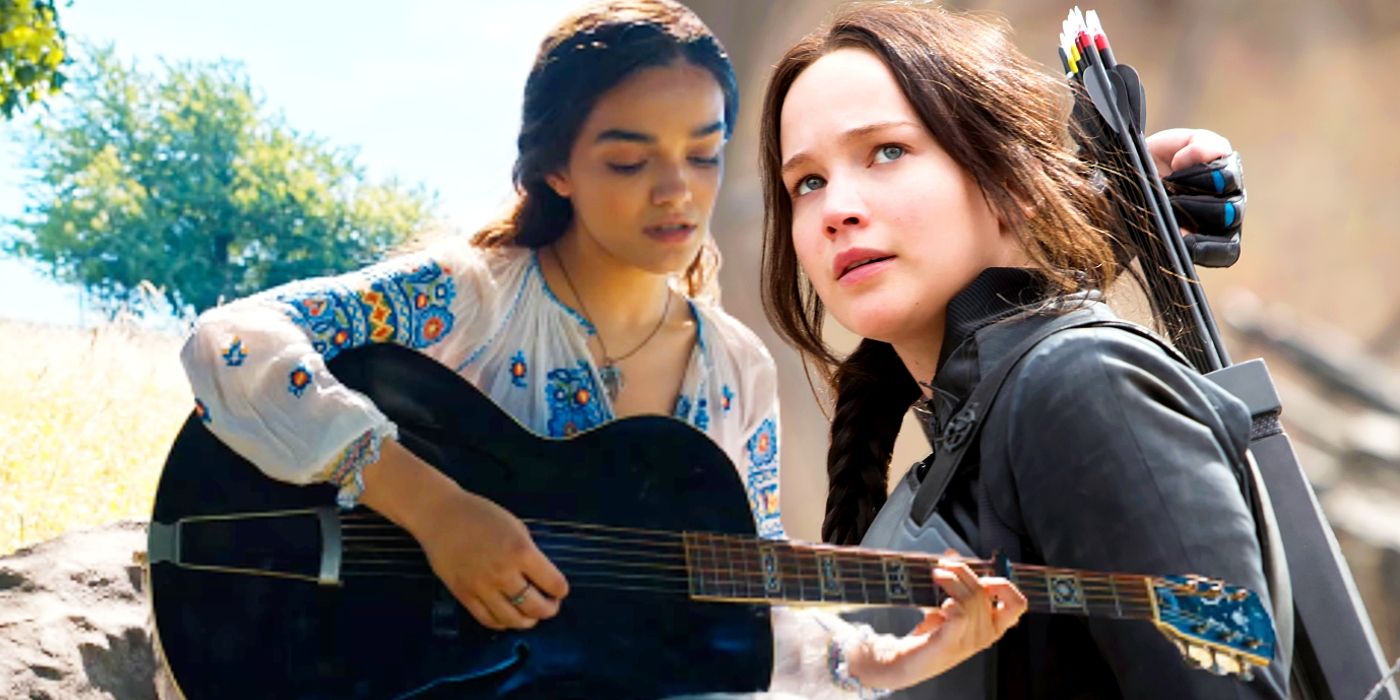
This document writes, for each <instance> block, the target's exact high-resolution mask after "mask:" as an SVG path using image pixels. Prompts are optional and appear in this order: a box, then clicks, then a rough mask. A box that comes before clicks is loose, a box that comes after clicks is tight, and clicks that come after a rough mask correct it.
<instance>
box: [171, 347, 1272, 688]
mask: <svg viewBox="0 0 1400 700" xmlns="http://www.w3.org/2000/svg"><path fill="white" fill-rule="evenodd" d="M330 368H331V371H332V372H333V373H334V374H335V376H336V377H337V378H338V379H339V380H340V381H341V382H343V383H344V384H346V385H347V386H349V387H351V388H353V389H356V390H358V391H360V392H363V393H364V394H366V395H367V396H369V397H370V399H371V400H373V401H374V402H375V404H376V405H377V406H379V408H380V409H381V410H382V411H384V413H385V414H386V415H388V416H389V417H390V419H392V420H393V421H394V422H395V423H397V425H398V427H399V434H400V440H401V442H402V443H403V444H404V445H405V446H406V447H408V448H409V449H410V450H412V451H413V452H414V453H416V454H417V455H419V456H420V457H422V458H423V459H425V460H427V461H428V462H429V463H431V464H433V465H435V466H437V467H438V468H439V469H441V470H442V471H443V472H444V473H446V474H447V475H448V476H450V477H451V478H453V479H455V480H457V481H458V483H460V484H462V486H463V487H464V488H466V489H468V490H470V491H473V492H475V493H478V494H481V495H482V496H485V497H487V498H490V499H492V500H494V501H496V502H497V503H499V504H501V505H502V506H504V507H505V508H507V509H508V510H510V511H511V512H513V513H515V514H516V515H518V516H520V517H521V518H522V519H523V520H524V521H525V522H526V524H527V525H528V526H529V528H530V531H531V535H532V536H533V537H534V539H535V541H536V543H537V544H538V545H539V546H540V548H541V549H542V550H543V551H544V553H545V554H546V555H547V556H548V557H549V558H550V559H551V561H553V562H554V563H555V565H556V566H558V567H559V568H560V570H562V571H563V572H564V574H565V576H566V577H568V580H569V583H570V587H571V592H570V594H569V597H568V598H567V599H566V600H565V601H564V604H563V606H562V607H561V611H560V614H559V615H558V616H557V617H555V618H553V619H551V620H547V621H545V622H542V623H541V624H540V625H538V626H537V627H536V628H535V629H533V630H530V631H526V632H494V631H491V630H488V629H485V628H483V627H481V626H479V625H478V624H477V623H476V622H475V621H474V620H473V619H472V618H471V616H470V615H469V614H468V613H467V612H466V610H465V609H464V608H462V607H461V606H460V605H458V604H457V602H456V601H455V600H454V599H453V598H452V597H451V595H450V594H449V593H448V592H447V590H446V589H445V588H444V587H443V586H442V585H441V584H440V583H439V582H438V580H437V579H436V578H435V577H434V575H433V574H432V571H431V570H430V568H429V566H428V563H427V559H426V558H425V557H424V555H423V553H422V551H421V550H420V549H419V548H418V546H417V544H416V542H415V540H413V538H412V537H410V536H409V535H408V534H407V533H406V532H405V531H403V530H401V529H399V528H398V527H396V526H394V525H393V524H392V523H390V522H388V521H387V520H385V519H383V518H381V517H379V516H377V515H375V514H374V513H373V512H371V511H368V510H366V509H363V508H357V509H355V510H352V511H349V512H340V511H339V510H338V509H337V508H336V506H335V500H334V496H335V492H334V488H333V487H330V486H327V485H312V486H293V485H288V484H284V483H281V482H277V481H273V480H270V479H268V478H267V477H265V476H264V475H263V474H262V472H260V471H258V469H257V468H256V467H254V466H253V465H251V464H249V463H248V462H246V461H245V460H243V459H242V458H241V457H239V456H238V455H237V454H235V453H234V452H233V451H232V450H230V449H228V448H227V447H225V446H224V445H223V443H221V442H219V440H218V439H217V438H215V437H214V436H213V434H212V433H210V432H209V431H208V430H207V429H206V428H205V427H204V426H203V425H202V424H201V423H200V421H199V419H198V417H196V416H193V415H192V416H191V418H190V420H189V421H188V422H187V423H186V425H185V427H184V429H183V430H182V431H181V433H180V435H179V437H178V438H177V439H176V441H175V444H174V446H173V447H172V449H171V452H170V456H169V458H168V461H167V463H166V466H165V471H164V473H163V474H162V476H161V480H160V487H159V491H158V493H157V495H156V502H155V509H154V513H153V514H152V517H151V524H150V534H149V542H148V551H147V576H148V578H149V587H148V590H149V591H150V596H151V605H152V608H153V613H154V620H155V628H156V636H157V641H158V645H159V648H160V650H161V653H162V654H163V657H164V660H165V662H166V664H167V665H168V667H169V670H170V672H171V673H172V675H173V678H174V681H175V683H176V684H177V686H178V687H179V689H180V691H181V692H182V693H183V694H184V695H185V697H187V698H189V699H190V700H204V699H205V698H374V699H379V698H648V699H650V698H659V697H666V696H669V695H678V694H685V693H699V692H711V691H716V692H718V691H726V692H742V691H756V690H762V689H764V688H766V687H767V685H768V681H769V678H770V674H771V668H772V658H773V641H772V632H771V629H770V624H769V616H768V605H769V604H770V603H787V604H793V605H803V604H805V605H814V604H841V605H918V606H932V605H937V604H939V603H941V602H942V600H943V595H942V591H941V590H940V589H939V588H938V587H937V586H936V585H934V584H933V582H932V576H931V567H932V566H933V563H934V558H932V557H930V556H928V555H920V554H909V553H898V552H875V551H869V550H860V549H855V548H837V547H829V546H823V545H808V544H802V543H797V542H787V541H772V540H762V539H759V538H757V537H756V536H755V531H754V525H753V518H752V515H751V514H750V510H749V507H748V499H747V497H746V495H745V490H744V487H743V485H742V483H741V482H740V480H739V476H738V473H737V472H736V470H735V468H734V466H733V464H732V463H731V462H730V461H729V459H728V457H727V456H726V455H725V454H724V452H723V451H722V450H720V449H719V447H718V446H716V445H715V444H714V443H713V442H711V441H710V439H709V438H707V437H706V436H705V435H704V434H703V433H701V432H699V431H697V430H695V429H694V428H692V427H690V426H689V425H687V424H685V423H683V422H681V421H678V420H673V419H670V418H665V417H660V416H654V417H637V418H628V419H624V420H618V421H614V422H612V423H609V424H607V425H605V426H603V427H601V428H598V429H596V430H592V431H590V432H587V433H584V434H582V435H579V436H576V437H574V438H571V439H568V440H548V439H543V438H539V437H536V436H535V435H533V434H532V433H530V432H529V431H528V430H526V429H525V428H524V427H523V426H521V425H520V424H519V423H517V422H516V421H515V420H514V419H513V418H511V417H510V416H509V415H507V414H506V413H505V412H503V411H502V410H501V409H500V408H499V407H497V406H496V405H495V404H494V403H492V402H491V401H490V400H489V399H488V398H486V397H485V396H483V395H482V394H481V393H480V392H478V391H477V390H476V389H475V388H473V387H472V386H471V385H470V384H469V383H467V382H466V381H465V380H463V379H462V378H461V377H459V376H457V375H456V374H454V373H453V372H452V371H450V370H448V369H447V368H445V367H443V366H441V365H439V364H438V363H436V362H434V361H433V360H431V359H429V358H427V357H424V356H422V355H420V354H418V353H416V352H413V351H411V350H406V349H403V348H399V347H397V346H393V345H376V346H371V347H366V348H360V349H357V350H354V351H350V352H346V353H343V354H341V355H340V356H338V357H337V358H336V359H335V360H333V361H332V362H331V365H330ZM973 568H974V569H975V570H978V571H980V572H982V573H989V572H991V571H994V570H995V571H998V572H1000V573H1001V574H1003V575H1006V576H1009V577H1010V578H1011V579H1012V580H1013V581H1015V582H1016V583H1017V585H1018V586H1020V587H1021V589H1022V590H1023V591H1024V592H1025V593H1026V595H1027V597H1028V598H1029V599H1030V601H1031V609H1032V611H1038V612H1046V613H1069V614H1078V615H1102V616H1110V617H1120V618H1136V619H1143V620H1149V621H1151V622H1152V623H1154V624H1156V625H1157V626H1158V627H1159V628H1161V629H1162V630H1163V631H1164V632H1165V633H1167V634H1168V635H1169V636H1170V637H1172V638H1173V639H1175V640H1177V642H1178V644H1179V645H1180V646H1181V648H1182V651H1183V654H1185V656H1186V658H1187V659H1188V660H1189V661H1192V662H1194V663H1198V664H1200V665H1202V666H1204V667H1206V668H1208V669H1210V670H1213V671H1215V672H1218V673H1227V672H1228V673H1240V674H1244V675H1248V673H1249V670H1250V668H1251V667H1252V666H1258V665H1264V664H1267V663H1268V661H1269V659H1270V658H1271V657H1272V655H1273V644H1274V637H1273V626H1272V623H1271V621H1270V619H1269V616H1268V613H1267V612H1266V611H1265V610H1264V609H1263V608H1262V606H1261V605H1260V604H1259V601H1258V599H1257V597H1256V596H1255V595H1254V594H1253V593H1251V592H1249V591H1247V590H1244V589H1240V588H1235V587H1231V586H1226V585H1224V584H1222V583H1220V582H1218V581H1211V580H1208V579H1202V578H1199V577H1191V576H1180V577H1149V576H1136V575H1123V574H1094V573H1089V572H1082V571H1074V570H1068V569H1055V568H1047V567H1034V566H1025V565H1019V564H1017V565H1012V564H1010V563H1009V562H1005V561H1001V562H976V563H974V567H973Z"/></svg>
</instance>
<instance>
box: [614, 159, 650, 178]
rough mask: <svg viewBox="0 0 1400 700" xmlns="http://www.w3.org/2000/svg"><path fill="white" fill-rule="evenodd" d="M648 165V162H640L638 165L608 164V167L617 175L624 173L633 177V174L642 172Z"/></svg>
mask: <svg viewBox="0 0 1400 700" xmlns="http://www.w3.org/2000/svg"><path fill="white" fill-rule="evenodd" d="M646 164H647V162H646V161H644V160H640V161H637V162H636V163H608V167H609V168H611V169H612V171H613V172H615V173H622V174H623V175H631V174H633V173H635V172H638V171H640V170H641V169H642V167H643V166H645V165H646Z"/></svg>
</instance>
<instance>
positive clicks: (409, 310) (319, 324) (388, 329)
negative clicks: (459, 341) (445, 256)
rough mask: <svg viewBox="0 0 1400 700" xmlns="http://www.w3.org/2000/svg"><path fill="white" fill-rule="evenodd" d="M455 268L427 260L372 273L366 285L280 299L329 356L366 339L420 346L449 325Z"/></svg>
mask: <svg viewBox="0 0 1400 700" xmlns="http://www.w3.org/2000/svg"><path fill="white" fill-rule="evenodd" d="M451 275H452V271H451V270H450V269H448V268H445V267H442V266H440V265H438V264H437V263H436V262H427V263H424V264H422V265H419V266H417V267H414V268H411V269H406V270H393V271H386V272H372V273H369V284H368V285H367V286H366V287H364V288H363V289H350V288H348V287H340V288H338V289H337V288H335V287H336V285H335V283H327V284H324V285H323V286H321V287H319V288H311V289H305V288H298V289H296V290H294V291H292V292H289V293H286V294H281V295H279V296H277V297H276V298H277V299H278V300H279V301H282V302H285V303H287V304H289V305H291V307H292V310H291V311H290V312H288V316H290V317H291V319H292V320H293V321H295V322H296V324H297V325H299V326H301V327H302V328H304V329H306V331H307V332H308V333H309V334H310V335H311V346H312V347H313V348H315V349H316V352H319V353H321V355H322V356H324V357H325V358H326V359H327V360H329V359H331V358H333V357H335V356H336V355H338V354H340V352H341V351H342V350H347V349H349V348H354V347H359V346H361V345H365V344H367V343H386V342H394V343H398V344H400V345H404V346H407V347H411V348H416V349H422V348H425V347H428V346H430V345H433V344H435V343H437V342H438V341H440V340H442V339H443V337H445V336H446V335H447V334H448V333H449V332H450V331H451V330H452V322H453V316H452V312H451V311H450V310H449V306H450V304H451V303H452V300H453V298H455V297H456V295H457V289H456V286H455V285H454V283H453V281H452V276H451Z"/></svg>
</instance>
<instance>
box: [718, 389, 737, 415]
mask: <svg viewBox="0 0 1400 700" xmlns="http://www.w3.org/2000/svg"><path fill="white" fill-rule="evenodd" d="M719 394H720V399H719V407H720V409H722V410H723V411H724V412H725V413H729V410H730V409H732V408H734V390H733V389H730V388H729V385H728V384H725V385H724V386H722V387H720V388H719Z"/></svg>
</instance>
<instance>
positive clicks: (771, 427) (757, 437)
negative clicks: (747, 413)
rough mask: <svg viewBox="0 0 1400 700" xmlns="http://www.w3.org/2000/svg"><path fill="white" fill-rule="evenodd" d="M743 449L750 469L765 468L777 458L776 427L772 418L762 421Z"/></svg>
mask: <svg viewBox="0 0 1400 700" xmlns="http://www.w3.org/2000/svg"><path fill="white" fill-rule="evenodd" d="M745 447H746V448H747V449H748V451H749V466H750V467H751V468H757V467H764V466H767V465H768V464H770V463H772V462H773V460H775V459H777V458H778V426H777V424H776V423H774V422H773V419H772V418H765V419H763V422H762V423H761V424H759V426H758V430H755V431H754V434H753V436H752V437H750V438H749V442H748V444H747V445H745Z"/></svg>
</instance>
